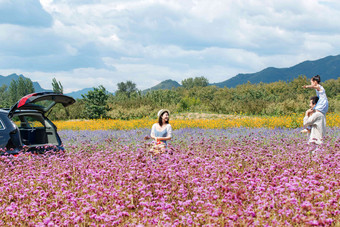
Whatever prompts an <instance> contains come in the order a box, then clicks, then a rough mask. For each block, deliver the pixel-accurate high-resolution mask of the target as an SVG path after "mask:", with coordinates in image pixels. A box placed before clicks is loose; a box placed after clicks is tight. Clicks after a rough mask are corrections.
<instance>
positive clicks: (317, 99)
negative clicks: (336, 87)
mask: <svg viewBox="0 0 340 227" xmlns="http://www.w3.org/2000/svg"><path fill="white" fill-rule="evenodd" d="M310 100H312V103H313V105H315V104H316V103H317V102H318V101H319V97H318V96H313V97H311V98H310Z"/></svg>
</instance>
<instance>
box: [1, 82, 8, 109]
mask: <svg viewBox="0 0 340 227" xmlns="http://www.w3.org/2000/svg"><path fill="white" fill-rule="evenodd" d="M6 90H7V85H6V84H3V85H2V86H1V87H0V107H1V108H4V107H8V94H7V92H6Z"/></svg>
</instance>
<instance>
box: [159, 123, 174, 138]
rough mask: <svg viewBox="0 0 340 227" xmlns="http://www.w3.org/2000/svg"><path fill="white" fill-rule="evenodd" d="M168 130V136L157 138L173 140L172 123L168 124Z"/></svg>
mask: <svg viewBox="0 0 340 227" xmlns="http://www.w3.org/2000/svg"><path fill="white" fill-rule="evenodd" d="M166 131H167V136H166V137H157V139H156V140H157V141H158V140H171V137H172V128H171V125H170V124H169V125H168V126H167V129H166Z"/></svg>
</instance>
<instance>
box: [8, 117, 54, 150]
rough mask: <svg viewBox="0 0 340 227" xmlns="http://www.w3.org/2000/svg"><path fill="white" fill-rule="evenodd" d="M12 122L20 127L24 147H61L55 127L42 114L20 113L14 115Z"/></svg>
mask: <svg viewBox="0 0 340 227" xmlns="http://www.w3.org/2000/svg"><path fill="white" fill-rule="evenodd" d="M12 121H13V122H14V123H15V124H16V125H17V126H18V129H19V132H20V137H21V141H22V144H23V146H27V147H37V146H46V145H52V146H59V145H61V141H60V138H59V136H58V134H57V130H56V127H55V125H54V124H53V123H52V122H51V121H49V120H48V119H47V118H45V117H44V116H43V115H42V114H41V113H38V112H30V111H20V112H17V113H14V115H13V117H12Z"/></svg>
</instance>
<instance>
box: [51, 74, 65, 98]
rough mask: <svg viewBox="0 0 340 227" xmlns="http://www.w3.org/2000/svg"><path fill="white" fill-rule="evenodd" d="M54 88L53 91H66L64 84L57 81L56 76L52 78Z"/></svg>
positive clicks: (60, 92) (61, 92)
mask: <svg viewBox="0 0 340 227" xmlns="http://www.w3.org/2000/svg"><path fill="white" fill-rule="evenodd" d="M52 88H53V92H55V93H59V94H63V93H64V88H63V85H62V84H61V82H60V81H57V79H56V78H53V79H52Z"/></svg>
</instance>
